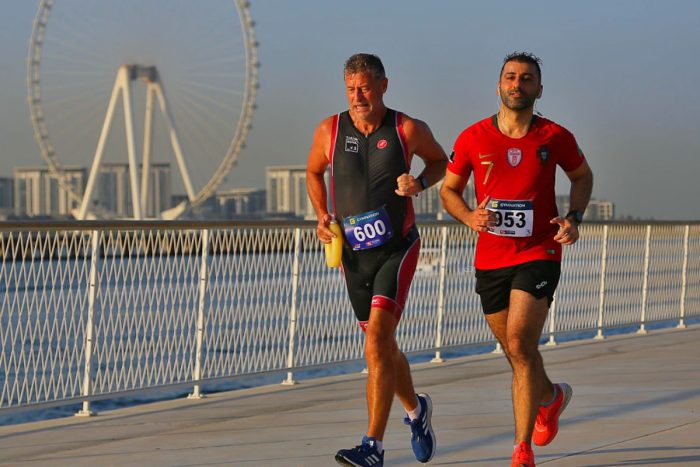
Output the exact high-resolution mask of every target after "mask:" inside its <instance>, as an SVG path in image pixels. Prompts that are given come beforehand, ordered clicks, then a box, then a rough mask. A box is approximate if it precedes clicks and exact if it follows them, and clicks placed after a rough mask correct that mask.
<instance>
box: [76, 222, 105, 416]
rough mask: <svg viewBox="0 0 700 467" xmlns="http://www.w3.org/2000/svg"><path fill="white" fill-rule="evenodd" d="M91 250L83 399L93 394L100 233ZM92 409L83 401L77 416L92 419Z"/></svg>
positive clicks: (94, 236) (93, 232)
mask: <svg viewBox="0 0 700 467" xmlns="http://www.w3.org/2000/svg"><path fill="white" fill-rule="evenodd" d="M90 240H91V242H90V243H91V248H90V253H91V254H90V278H89V279H88V280H89V284H88V315H87V323H85V368H84V371H83V393H82V396H83V397H88V396H90V395H91V394H92V359H93V355H92V354H93V352H92V347H93V338H94V328H95V318H94V315H95V294H96V289H97V267H98V263H97V260H98V258H99V256H100V232H99V231H98V230H93V231H92V236H91V237H90ZM95 414H96V412H93V411H92V410H91V409H90V401H89V400H84V401H83V408H82V410H80V411H78V413H76V414H75V415H77V416H79V417H91V416H93V415H95Z"/></svg>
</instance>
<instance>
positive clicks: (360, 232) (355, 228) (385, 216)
mask: <svg viewBox="0 0 700 467" xmlns="http://www.w3.org/2000/svg"><path fill="white" fill-rule="evenodd" d="M343 228H344V229H345V238H346V239H347V240H348V242H349V243H350V246H351V247H352V249H353V250H355V251H357V250H367V249H369V248H375V247H378V246H379V245H383V244H384V243H386V242H387V241H389V239H391V237H393V236H394V231H393V230H392V228H391V220H390V219H389V213H387V212H386V209H385V208H384V207H383V206H382V207H381V208H379V209H377V210H374V211H368V212H365V213H362V214H358V215H356V216H348V217H344V218H343Z"/></svg>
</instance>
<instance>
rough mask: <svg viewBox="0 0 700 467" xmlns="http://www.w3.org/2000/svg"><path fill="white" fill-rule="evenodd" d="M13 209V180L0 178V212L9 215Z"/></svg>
mask: <svg viewBox="0 0 700 467" xmlns="http://www.w3.org/2000/svg"><path fill="white" fill-rule="evenodd" d="M14 209H15V180H14V179H13V178H10V177H0V212H2V213H3V214H10V213H12V212H14Z"/></svg>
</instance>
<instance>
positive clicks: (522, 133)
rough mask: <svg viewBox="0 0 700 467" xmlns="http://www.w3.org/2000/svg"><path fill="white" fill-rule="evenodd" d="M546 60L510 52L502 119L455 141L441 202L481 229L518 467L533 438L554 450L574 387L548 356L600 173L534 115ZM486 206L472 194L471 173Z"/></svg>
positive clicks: (486, 295)
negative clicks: (563, 179)
mask: <svg viewBox="0 0 700 467" xmlns="http://www.w3.org/2000/svg"><path fill="white" fill-rule="evenodd" d="M541 77H542V75H541V70H540V59H539V58H537V57H536V56H534V55H532V54H529V53H513V54H510V55H508V56H507V57H506V58H505V60H504V62H503V67H502V69H501V74H500V78H499V81H498V94H499V96H500V98H501V106H500V109H499V112H498V114H496V115H494V116H493V117H489V118H486V119H484V120H482V121H480V122H477V123H476V124H474V125H472V126H470V127H469V128H467V129H466V130H464V131H463V132H462V134H460V135H459V137H458V138H457V141H456V142H455V144H454V152H453V157H451V158H450V159H451V163H450V164H449V165H448V168H447V173H446V176H445V180H444V182H443V185H442V190H441V193H440V194H441V196H442V200H443V204H444V206H445V209H446V210H447V211H448V212H449V213H450V214H451V215H452V216H453V217H454V218H455V219H457V220H459V221H460V222H462V223H464V224H466V225H467V226H469V227H471V228H472V229H474V230H476V231H477V232H479V239H478V242H477V247H476V260H475V266H476V292H477V293H478V294H479V295H480V297H481V302H482V306H483V310H484V313H485V315H486V320H487V321H488V323H489V326H490V327H491V330H492V331H493V333H494V335H495V336H496V338H497V339H498V341H499V342H500V343H501V345H502V347H503V349H504V351H505V353H506V357H507V358H508V361H509V362H510V364H511V367H512V369H513V404H514V414H515V445H516V448H515V451H514V452H513V463H512V465H513V466H516V467H520V466H527V467H530V466H534V465H535V463H534V462H535V461H534V454H533V453H532V449H531V446H530V441H531V440H532V441H534V443H535V444H537V445H540V446H542V445H546V444H549V443H550V442H551V441H552V439H554V436H556V434H557V431H558V422H559V415H560V413H561V412H562V411H563V410H564V408H565V407H566V405H567V404H568V402H569V399H570V398H571V394H572V391H571V387H570V386H569V385H567V384H565V383H561V384H552V383H551V381H550V380H549V378H548V377H547V374H546V372H545V370H544V365H543V362H542V356H541V355H540V353H539V350H538V344H539V339H540V335H541V333H542V327H543V326H544V322H545V319H546V317H547V312H548V310H549V305H550V304H551V302H552V299H553V297H554V291H555V289H556V286H557V283H558V281H559V274H560V262H561V249H562V247H561V245H571V244H573V243H574V242H576V241H577V240H578V238H579V232H578V224H580V223H581V220H582V213H583V212H584V211H585V209H586V206H587V205H588V201H589V199H590V195H591V190H592V186H593V174H592V173H591V169H590V167H589V166H588V163H587V162H586V159H585V158H584V156H583V153H582V152H581V150H580V149H579V148H578V145H577V144H576V140H575V139H574V136H573V135H572V134H571V133H570V132H569V131H567V130H566V129H565V128H563V127H562V126H560V125H557V124H556V123H554V122H552V121H550V120H547V119H545V118H542V117H538V116H536V115H534V105H535V101H536V100H537V99H538V98H539V97H540V96H541V95H542V84H541ZM557 165H558V166H560V167H561V168H562V169H563V170H564V171H565V173H566V175H567V176H568V178H569V180H570V181H571V191H570V197H571V198H570V206H571V211H570V212H569V213H568V214H566V215H565V216H564V217H559V215H558V213H557V206H556V201H555V194H554V181H555V172H556V167H557ZM472 173H473V174H474V186H475V189H476V198H477V200H478V201H479V206H477V207H475V208H474V209H472V208H470V207H469V206H468V205H467V204H466V202H465V201H464V198H463V196H462V194H463V192H464V188H465V187H466V185H467V181H468V180H469V177H470V175H471V174H472Z"/></svg>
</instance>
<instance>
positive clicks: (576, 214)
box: [564, 211, 583, 227]
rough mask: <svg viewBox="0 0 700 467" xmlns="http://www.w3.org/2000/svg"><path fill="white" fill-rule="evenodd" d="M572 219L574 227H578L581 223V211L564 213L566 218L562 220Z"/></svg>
mask: <svg viewBox="0 0 700 467" xmlns="http://www.w3.org/2000/svg"><path fill="white" fill-rule="evenodd" d="M570 217H571V218H573V219H574V222H576V226H577V227H578V225H579V224H581V222H583V213H582V212H581V211H569V212H567V213H566V216H564V218H567V219H568V218H570Z"/></svg>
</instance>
